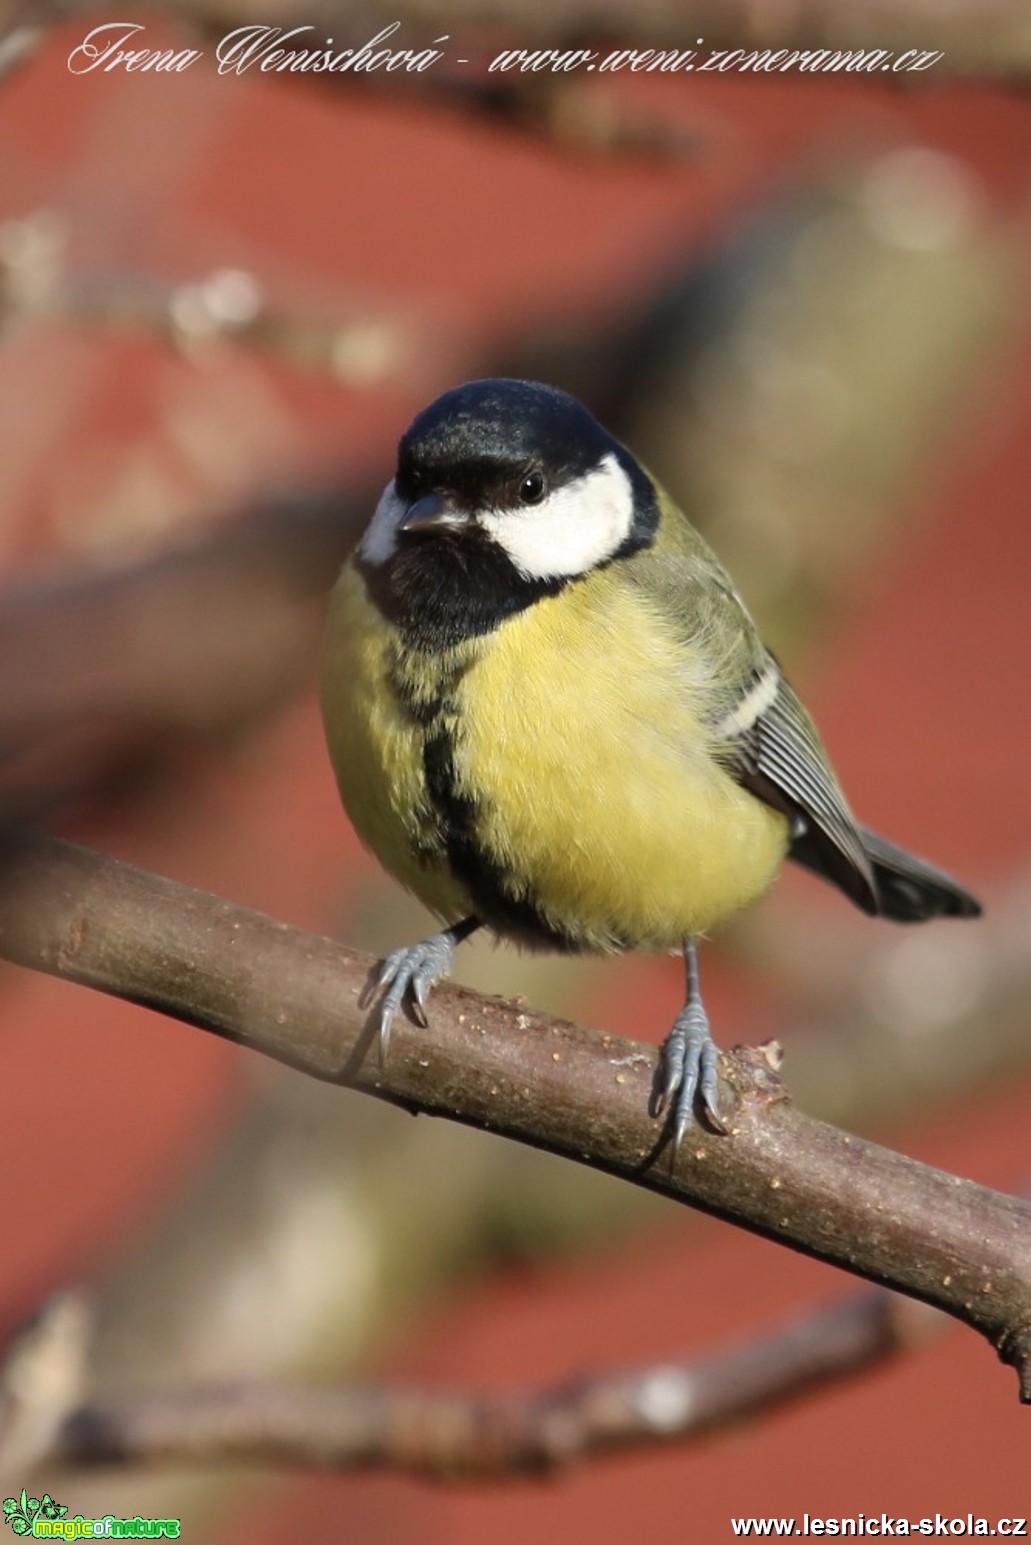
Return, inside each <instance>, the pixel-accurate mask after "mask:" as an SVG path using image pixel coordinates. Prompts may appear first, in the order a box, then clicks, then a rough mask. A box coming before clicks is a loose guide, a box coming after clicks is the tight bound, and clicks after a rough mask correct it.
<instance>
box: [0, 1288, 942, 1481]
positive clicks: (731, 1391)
mask: <svg viewBox="0 0 1031 1545" xmlns="http://www.w3.org/2000/svg"><path fill="white" fill-rule="evenodd" d="M84 1316H85V1310H84V1307H83V1306H82V1304H81V1302H80V1301H79V1300H78V1299H77V1298H75V1297H74V1295H68V1294H65V1295H61V1297H60V1298H58V1299H57V1300H56V1301H55V1302H54V1303H52V1304H48V1305H45V1306H44V1308H43V1311H42V1313H41V1315H40V1319H39V1323H37V1324H36V1325H34V1326H32V1327H30V1328H29V1329H28V1330H27V1331H23V1332H22V1333H20V1334H19V1335H18V1336H16V1338H15V1340H14V1342H13V1343H12V1345H11V1347H10V1348H9V1350H8V1354H7V1358H6V1362H5V1366H4V1369H3V1371H2V1372H0V1388H2V1387H4V1385H6V1386H7V1387H8V1388H11V1389H17V1390H18V1392H19V1397H20V1403H19V1405H18V1407H17V1408H15V1409H13V1410H11V1411H9V1412H8V1416H7V1420H6V1421H3V1420H2V1419H0V1476H11V1477H14V1476H17V1477H18V1481H17V1482H16V1481H14V1480H13V1479H12V1481H11V1485H15V1484H20V1483H21V1480H22V1478H23V1477H24V1475H25V1474H26V1473H27V1472H29V1470H30V1468H31V1470H32V1472H33V1473H34V1472H35V1470H36V1469H38V1468H39V1467H40V1466H42V1465H44V1464H46V1465H49V1466H53V1465H54V1464H61V1465H78V1466H82V1465H108V1466H109V1465H123V1466H125V1465H128V1466H133V1465H143V1464H153V1463H154V1462H155V1461H164V1462H166V1463H168V1462H171V1463H177V1464H183V1463H189V1464H211V1463H219V1462H222V1463H226V1462H231V1461H239V1460H251V1461H260V1462H264V1463H265V1464H270V1463H271V1464H279V1465H302V1466H307V1467H318V1468H325V1469H331V1470H335V1471H356V1470H367V1469H389V1470H394V1471H399V1472H408V1473H410V1474H414V1475H417V1476H421V1477H423V1478H427V1479H432V1480H437V1481H440V1480H444V1481H449V1482H451V1483H455V1482H457V1481H469V1480H475V1481H483V1480H487V1479H492V1478H493V1479H506V1478H507V1479H516V1478H519V1477H521V1476H531V1477H532V1476H538V1475H540V1474H542V1473H549V1472H553V1471H555V1470H558V1469H563V1468H568V1467H569V1466H570V1465H573V1464H577V1463H583V1462H585V1461H587V1460H591V1459H599V1458H603V1457H605V1456H607V1455H609V1454H613V1453H619V1452H622V1451H625V1450H628V1449H633V1448H642V1447H644V1448H647V1447H654V1446H656V1445H658V1444H669V1443H678V1444H683V1443H684V1442H686V1441H688V1440H691V1439H696V1438H699V1437H702V1436H705V1435H707V1434H708V1433H710V1432H712V1431H714V1430H716V1429H718V1428H720V1427H722V1426H726V1425H728V1424H730V1423H736V1422H741V1421H743V1420H746V1419H749V1418H752V1417H755V1416H757V1415H759V1414H762V1413H765V1412H766V1411H769V1410H771V1409H775V1408H777V1407H779V1406H782V1405H784V1404H786V1403H788V1402H791V1401H794V1400H797V1399H799V1398H800V1397H801V1396H804V1395H812V1394H815V1393H818V1392H820V1391H822V1390H825V1389H826V1388H828V1387H830V1386H833V1385H836V1384H838V1383H840V1382H841V1381H842V1380H844V1379H847V1378H849V1377H851V1376H854V1375H855V1374H857V1373H862V1372H866V1371H868V1370H870V1369H872V1368H875V1367H877V1366H879V1365H881V1364H883V1363H885V1362H886V1361H888V1360H890V1359H891V1358H893V1357H895V1356H897V1355H898V1354H899V1353H901V1352H905V1351H907V1350H910V1349H911V1348H913V1347H914V1346H917V1345H921V1344H923V1342H925V1341H926V1340H927V1339H928V1338H929V1337H930V1336H933V1335H935V1334H937V1332H938V1331H939V1330H940V1329H941V1328H942V1327H943V1326H944V1325H945V1324H946V1323H947V1321H946V1320H945V1318H944V1317H943V1316H942V1315H940V1314H938V1313H937V1312H936V1311H935V1310H932V1309H928V1308H927V1307H926V1306H925V1305H921V1304H914V1303H912V1302H910V1301H908V1300H906V1299H902V1298H897V1297H895V1296H894V1295H892V1294H889V1293H884V1292H882V1291H879V1290H875V1291H873V1292H867V1293H863V1294H858V1295H856V1296H854V1297H852V1298H848V1299H843V1300H842V1301H841V1302H839V1303H837V1304H834V1305H833V1306H832V1307H830V1308H828V1309H824V1310H820V1311H816V1312H814V1313H812V1314H811V1315H809V1316H806V1317H799V1316H795V1317H793V1318H792V1320H791V1321H790V1323H789V1324H787V1325H785V1326H783V1327H782V1328H780V1329H779V1330H776V1331H773V1332H767V1333H766V1334H765V1335H762V1336H760V1337H756V1338H754V1339H752V1340H750V1341H748V1342H744V1343H742V1344H740V1345H738V1346H735V1347H732V1348H730V1349H728V1350H724V1351H717V1352H714V1353H711V1354H709V1355H708V1356H706V1357H704V1358H697V1357H692V1358H685V1359H675V1358H672V1357H670V1358H667V1359H664V1360H663V1362H662V1363H661V1364H659V1365H657V1366H652V1367H646V1368H641V1369H637V1370H631V1371H628V1372H624V1373H618V1374H616V1373H613V1374H601V1375H594V1376H591V1377H582V1378H578V1379H575V1380H572V1381H570V1382H567V1383H562V1384H559V1385H557V1386H553V1387H550V1388H544V1389H537V1390H530V1391H526V1392H522V1393H519V1394H513V1393H509V1394H488V1393H486V1392H483V1391H480V1392H477V1393H462V1392H455V1391H449V1392H441V1391H438V1390H434V1391H430V1390H420V1389H418V1388H414V1387H409V1388H397V1387H392V1386H390V1385H369V1386H366V1387H350V1388H333V1387H325V1386H324V1387H315V1388H313V1387H310V1386H309V1387H307V1388H304V1387H300V1386H286V1385H275V1386H269V1385H263V1384H261V1383H259V1382H256V1381H254V1380H249V1381H248V1382H247V1383H245V1384H226V1385H221V1386H212V1387H207V1388H206V1387H203V1386H199V1387H194V1388H190V1387H185V1388H173V1389H163V1390H161V1391H156V1392H151V1393H140V1392H125V1391H123V1392H116V1393H112V1394H108V1395H106V1396H99V1397H98V1396H92V1397H91V1398H89V1399H88V1400H80V1398H79V1391H80V1388H81V1386H82V1383H83V1380H84V1375H85V1356H84V1353H85V1343H84V1339H83V1337H82V1335H81V1325H82V1323H83V1320H84ZM69 1320H71V1321H73V1323H74V1329H75V1331H76V1334H75V1335H70V1334H69V1328H68V1322H69Z"/></svg>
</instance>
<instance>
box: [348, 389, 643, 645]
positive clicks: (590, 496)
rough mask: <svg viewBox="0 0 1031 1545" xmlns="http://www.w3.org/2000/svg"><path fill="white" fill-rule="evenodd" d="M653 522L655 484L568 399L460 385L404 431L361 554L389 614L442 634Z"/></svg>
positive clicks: (540, 588) (518, 605) (419, 631)
mask: <svg viewBox="0 0 1031 1545" xmlns="http://www.w3.org/2000/svg"><path fill="white" fill-rule="evenodd" d="M657 524H658V507H657V503H656V497H655V490H654V488H653V485H652V483H651V480H650V479H649V478H648V477H647V475H646V474H645V473H644V472H643V471H642V469H641V468H640V466H639V465H638V464H637V462H636V461H635V460H634V458H633V457H632V456H631V455H630V454H629V452H628V451H626V450H625V449H624V448H623V446H621V445H620V444H619V442H618V441H617V440H615V439H613V437H612V436H611V435H610V434H609V433H608V432H607V430H605V429H603V428H602V426H601V425H600V424H599V423H598V421H597V420H596V419H595V418H593V417H592V416H591V414H590V413H588V411H587V409H586V408H585V407H583V405H582V404H581V403H579V402H577V400H576V398H575V397H570V396H569V395H568V393H566V392H562V391H559V390H558V389H557V388H556V387H553V386H542V385H540V384H538V383H537V382H534V381H511V380H486V381H469V382H467V383H466V384H465V385H464V386H458V387H455V388H454V390H452V391H450V392H445V393H444V395H443V396H442V397H438V398H437V399H436V401H435V402H432V403H431V404H430V405H429V407H428V408H424V409H423V411H422V412H421V413H420V414H419V415H418V417H417V418H416V419H415V420H414V421H413V423H412V424H411V426H410V427H409V429H408V430H407V431H406V432H405V434H404V435H403V436H402V439H401V443H400V445H399V447H398V464H397V474H396V476H395V478H394V481H393V482H392V483H390V484H389V485H388V486H387V489H386V491H385V492H384V495H383V498H382V499H381V501H380V504H379V507H378V508H377V511H376V514H375V516H374V517H373V520H372V523H371V525H370V526H369V529H368V531H367V532H366V534H365V537H364V539H363V541H362V544H361V547H360V548H359V553H358V561H359V564H360V565H361V567H362V569H363V571H364V572H365V574H366V577H367V579H368V581H369V583H370V586H371V587H372V589H373V593H374V595H375V596H376V599H377V601H378V602H379V604H380V606H381V607H382V609H383V610H384V612H385V613H386V614H387V615H388V616H389V617H391V619H392V620H394V621H396V622H397V623H398V624H399V625H400V626H402V628H404V629H405V630H406V631H407V632H409V633H411V634H413V635H414V636H416V637H419V638H420V639H421V640H422V641H423V642H426V643H430V644H440V643H445V644H446V643H449V642H454V641H455V640H456V639H457V638H462V637H469V636H470V635H472V634H476V633H483V632H487V631H489V630H490V629H492V628H494V627H496V626H497V625H498V623H499V622H501V621H503V620H504V618H505V617H507V616H510V615H511V614H512V613H513V612H516V611H519V610H522V609H523V608H525V607H526V606H529V605H532V604H533V602H534V601H536V600H539V599H540V598H541V597H542V596H545V595H552V594H555V593H556V592H557V591H558V590H560V589H561V588H562V587H563V586H564V585H566V584H569V583H570V582H572V581H575V580H576V579H579V578H582V577H583V576H584V575H586V574H588V573H590V572H591V571H592V570H593V569H596V568H598V567H599V566H600V565H602V564H605V563H610V562H611V561H612V560H613V559H616V558H620V557H624V556H626V555H628V554H629V553H631V552H635V551H637V550H638V549H639V548H641V547H643V546H646V545H647V544H648V543H650V542H651V541H652V540H653V538H654V534H655V529H656V526H657Z"/></svg>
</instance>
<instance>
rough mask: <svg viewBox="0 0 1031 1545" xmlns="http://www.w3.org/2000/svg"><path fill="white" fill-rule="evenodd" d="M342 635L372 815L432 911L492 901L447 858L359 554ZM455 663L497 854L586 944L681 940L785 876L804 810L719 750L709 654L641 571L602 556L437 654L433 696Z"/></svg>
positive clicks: (337, 641) (540, 905) (356, 763)
mask: <svg viewBox="0 0 1031 1545" xmlns="http://www.w3.org/2000/svg"><path fill="white" fill-rule="evenodd" d="M329 639H330V645H329V650H328V654H327V666H326V674H325V688H324V708H325V714H326V721H327V729H328V732H329V736H330V747H331V753H332V755H333V759H334V762H335V764H336V767H337V773H338V777H339V780H340V786H341V792H342V794H343V798H344V802H345V804H346V806H347V808H348V811H349V813H350V814H351V817H352V820H353V821H354V823H355V826H356V828H357V829H358V832H359V834H360V835H361V836H362V837H363V839H364V840H365V841H366V842H367V843H368V845H369V846H371V847H372V848H373V850H374V851H375V852H376V853H377V855H378V856H379V857H380V859H381V861H382V862H383V863H384V865H385V866H386V867H387V868H388V869H390V870H391V871H392V872H393V873H394V874H395V875H396V876H397V877H398V878H399V879H400V880H401V881H402V882H403V883H404V884H405V885H407V886H408V887H409V888H410V889H411V890H413V891H414V892H415V893H416V894H417V895H419V896H420V897H421V899H422V900H423V901H425V902H426V903H427V905H429V906H430V907H431V908H432V909H433V910H435V911H437V912H438V913H440V914H442V915H443V916H445V917H449V918H451V919H453V918H456V917H458V916H460V915H462V914H463V913H467V912H475V911H477V910H479V911H480V913H481V915H482V913H483V910H484V909H483V907H482V906H480V907H479V909H478V907H477V905H476V901H475V894H474V893H475V887H474V886H470V885H468V884H463V883H462V882H460V881H456V880H455V878H454V876H453V875H452V874H451V873H450V870H449V865H448V861H447V855H446V847H447V832H446V821H443V822H442V819H441V815H440V812H439V811H435V810H434V809H433V800H432V796H431V791H430V790H429V789H428V786H427V781H426V776H425V770H424V765H423V752H424V747H425V743H426V736H427V733H428V731H427V724H426V723H425V722H420V718H419V716H418V715H417V714H413V713H412V711H411V707H410V706H409V707H407V708H406V707H404V706H402V704H401V703H400V702H399V700H398V696H397V681H398V659H399V648H400V644H399V640H398V637H397V634H396V632H395V630H393V629H392V628H390V627H389V626H388V625H387V624H386V623H385V621H384V620H383V618H382V617H381V616H380V614H379V613H378V611H377V610H376V608H375V607H374V605H373V604H372V602H371V601H370V600H369V598H368V597H367V596H366V594H365V593H364V588H363V586H362V583H361V580H360V578H359V577H358V576H357V574H355V573H354V572H353V571H351V572H350V573H347V574H345V578H344V579H343V580H342V582H341V585H340V586H339V587H338V591H337V596H336V599H335V602H334V614H333V617H332V619H331V623H330V631H329ZM462 651H464V653H462ZM401 653H402V655H403V650H402V651H401ZM459 655H461V658H459V657H458V656H459ZM435 672H436V675H435ZM418 677H419V673H418V670H416V672H415V678H413V679H417V678H418ZM445 677H446V678H447V680H446V681H445V680H444V678H445ZM442 682H443V683H444V686H445V687H446V689H447V692H446V695H447V708H446V713H445V715H444V720H443V721H442V723H443V729H444V731H445V732H446V734H447V735H448V736H450V741H449V745H450V756H451V764H450V765H451V775H452V777H453V780H454V790H455V794H456V796H457V798H458V800H459V801H460V802H461V808H462V809H463V810H465V811H467V812H472V816H471V820H472V824H473V830H474V833H475V841H476V845H477V849H478V851H479V853H480V855H481V856H482V862H483V866H484V870H485V872H489V873H490V874H491V875H492V876H494V877H495V879H497V878H498V877H500V879H501V881H502V882H503V884H504V886H505V888H506V892H507V894H508V896H509V897H510V898H511V899H512V900H514V901H516V902H518V903H520V904H526V905H529V906H531V907H532V908H533V909H534V910H535V911H536V912H537V913H538V914H539V915H540V916H541V917H542V918H543V919H545V920H546V921H547V922H548V924H549V925H550V926H551V927H553V928H554V929H555V930H556V931H557V932H559V933H562V934H563V935H565V936H566V938H567V939H568V941H569V942H570V943H571V944H574V945H577V946H579V947H581V948H584V949H612V948H626V947H630V948H653V949H666V948H672V947H675V946H676V945H677V944H678V943H679V942H680V940H681V939H682V938H683V937H684V936H685V935H687V934H694V933H701V932H704V931H706V930H707V929H709V928H710V927H712V926H713V925H715V924H716V923H718V922H720V921H721V920H722V919H723V918H725V917H726V916H728V915H729V914H730V913H732V912H734V911H735V910H737V909H738V908H739V907H741V906H744V905H745V904H747V903H748V902H749V901H752V900H754V899H755V897H756V896H758V895H759V894H760V893H761V892H762V891H763V890H764V889H765V887H766V886H767V885H768V883H769V881H770V880H771V879H772V877H773V875H774V873H775V871H776V869H777V867H778V865H779V863H780V861H781V859H782V858H783V856H784V853H785V850H786V846H787V822H786V820H785V819H784V817H783V816H781V815H780V814H778V813H777V812H775V811H773V810H771V809H770V808H769V807H767V806H766V805H764V804H762V803H761V802H760V801H759V800H757V799H756V798H755V797H754V796H753V795H751V794H749V793H747V792H746V791H745V790H743V789H742V788H740V786H739V785H738V784H737V783H736V782H735V781H734V780H733V778H732V777H731V776H730V775H729V774H728V773H727V772H726V771H725V770H724V769H723V767H721V766H720V764H719V763H718V762H717V761H716V760H714V758H713V756H712V755H711V749H712V748H711V743H710V739H709V735H708V733H707V731H706V729H705V725H706V724H707V723H708V722H711V712H710V710H711V699H710V692H711V684H710V681H709V679H708V673H707V671H706V668H705V664H704V661H703V660H702V659H701V658H700V656H698V654H697V653H696V652H693V651H691V650H690V649H687V648H685V644H684V639H683V636H682V634H681V636H680V637H677V636H676V634H675V631H674V629H673V628H672V626H671V624H670V623H669V621H668V619H666V618H665V617H664V616H663V615H662V612H661V610H660V609H659V608H658V607H657V606H656V605H655V603H654V601H653V600H652V599H651V598H649V596H648V595H647V593H646V592H644V591H642V590H640V589H639V588H638V587H636V586H633V585H623V584H619V583H614V582H613V581H612V580H611V577H610V575H609V574H608V572H607V571H605V570H601V571H598V572H597V573H596V574H594V575H591V576H590V577H588V578H587V579H586V580H584V581H582V582H581V583H579V584H576V585H574V586H570V587H568V588H567V589H566V590H565V591H563V592H562V593H561V594H560V595H559V596H556V597H553V598H546V599H544V600H541V601H538V602H537V604H535V605H533V606H530V607H528V608H527V609H526V610H525V611H522V612H520V613H518V614H517V615H515V616H513V617H510V618H509V619H507V620H506V621H504V622H503V623H501V624H500V626H499V627H498V628H496V629H495V630H494V631H493V632H491V633H489V634H487V635H485V636H484V637H482V638H480V639H476V640H470V641H469V642H468V644H466V645H463V646H460V649H459V651H457V652H452V653H451V656H450V657H449V658H448V659H447V660H446V661H443V660H442V661H441V662H439V664H438V665H437V666H436V667H435V666H434V665H433V664H432V663H429V664H427V665H426V666H425V680H424V683H423V687H422V688H420V689H418V690H423V691H424V693H425V698H426V702H427V704H431V701H432V699H433V695H434V693H436V694H437V696H438V698H439V697H440V694H441V692H442V690H443V687H442ZM411 690H412V688H411V683H409V687H408V691H409V695H410V693H411ZM431 732H432V733H439V726H438V727H437V729H436V730H433V731H431ZM484 921H486V922H488V923H490V921H491V918H490V917H489V916H486V917H485V918H484Z"/></svg>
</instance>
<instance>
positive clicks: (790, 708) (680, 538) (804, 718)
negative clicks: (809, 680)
mask: <svg viewBox="0 0 1031 1545" xmlns="http://www.w3.org/2000/svg"><path fill="white" fill-rule="evenodd" d="M628 567H629V568H630V569H631V572H632V575H633V578H634V579H635V581H637V582H638V583H641V584H642V585H644V586H645V587H646V588H647V590H648V591H649V593H650V594H651V596H652V597H653V598H654V599H655V600H656V601H657V602H658V604H659V605H660V606H661V607H662V609H663V611H664V613H665V614H666V615H667V616H668V617H670V618H671V619H676V623H677V625H678V630H679V631H681V633H682V637H683V640H684V647H685V648H687V649H690V650H692V651H695V652H698V653H701V654H702V655H703V656H705V657H706V659H707V660H708V661H709V662H710V668H711V673H712V677H713V682H714V695H713V701H712V709H711V711H712V719H711V725H712V732H713V737H714V742H715V751H716V754H717V755H718V757H719V759H720V761H721V762H722V763H723V765H724V766H725V767H726V769H727V771H728V772H729V773H730V774H731V775H732V776H733V777H734V778H736V779H737V781H738V782H739V783H740V784H741V785H742V786H743V787H744V788H746V789H748V791H749V792H750V793H752V794H754V795H755V796H756V798H757V799H761V800H763V801H764V802H765V803H766V804H768V805H772V806H773V808H774V809H775V810H780V811H782V812H783V813H784V814H785V815H786V816H787V817H788V820H789V821H790V822H791V849H790V852H791V857H792V858H794V859H796V860H797V861H798V862H799V863H802V864H804V865H806V866H807V867H808V868H810V869H813V870H815V871H816V872H817V873H818V874H821V875H823V876H824V877H825V878H826V879H828V880H830V881H831V882H832V883H833V884H835V885H837V886H839V887H840V888H841V890H843V891H844V892H845V894H846V895H847V896H849V897H850V898H851V899H852V900H853V901H854V902H855V903H856V905H857V906H860V907H862V908H863V909H864V911H867V912H877V911H878V908H879V896H878V888H877V882H876V880H875V878H874V871H873V866H872V864H871V862H870V858H869V856H868V855H867V852H866V849H865V847H864V844H863V835H862V831H861V829H860V827H859V826H858V825H857V823H856V821H855V819H854V817H853V815H852V812H851V810H850V809H849V807H848V801H847V800H846V798H845V795H844V793H843V792H842V789H841V786H840V784H839V783H838V780H837V778H836V776H835V774H834V769H833V768H832V767H831V764H830V762H829V760H828V758H827V753H826V752H825V751H824V749H823V746H822V745H821V743H820V737H819V735H818V734H817V732H816V729H815V727H814V725H813V722H812V720H811V719H810V717H809V715H808V714H807V713H806V711H805V708H804V707H803V706H802V703H801V701H800V700H799V698H798V696H797V694H796V693H795V692H794V690H793V689H792V687H791V686H790V684H789V683H788V682H787V681H785V680H784V677H783V676H782V675H781V673H780V669H779V667H778V665H777V662H776V661H775V660H774V658H773V656H772V655H771V654H770V653H769V651H768V650H767V648H766V646H765V644H764V643H763V641H762V638H761V637H760V634H759V630H758V629H757V628H756V626H755V623H754V622H753V620H752V618H751V616H750V614H749V612H748V608H747V607H746V606H745V603H744V602H743V601H742V599H741V597H740V596H739V595H738V593H737V590H736V589H735V588H734V585H733V583H732V581H731V579H730V577H729V575H728V574H727V572H726V570H725V569H724V568H723V565H722V564H721V563H720V561H719V559H718V558H717V557H716V556H715V554H714V553H713V552H712V551H711V549H710V548H709V547H708V546H707V544H706V543H705V542H704V541H703V540H702V538H701V537H700V536H699V535H698V533H697V532H696V531H694V529H693V527H691V526H689V525H688V524H687V522H686V521H685V520H684V518H683V516H680V515H679V514H678V513H674V515H673V520H672V522H669V521H668V522H667V525H666V527H665V540H664V541H663V542H662V544H661V545H660V546H659V547H658V548H657V549H656V550H654V551H653V552H652V553H647V554H642V555H641V556H640V557H639V558H637V559H634V560H631V564H630V565H629V566H628Z"/></svg>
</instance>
